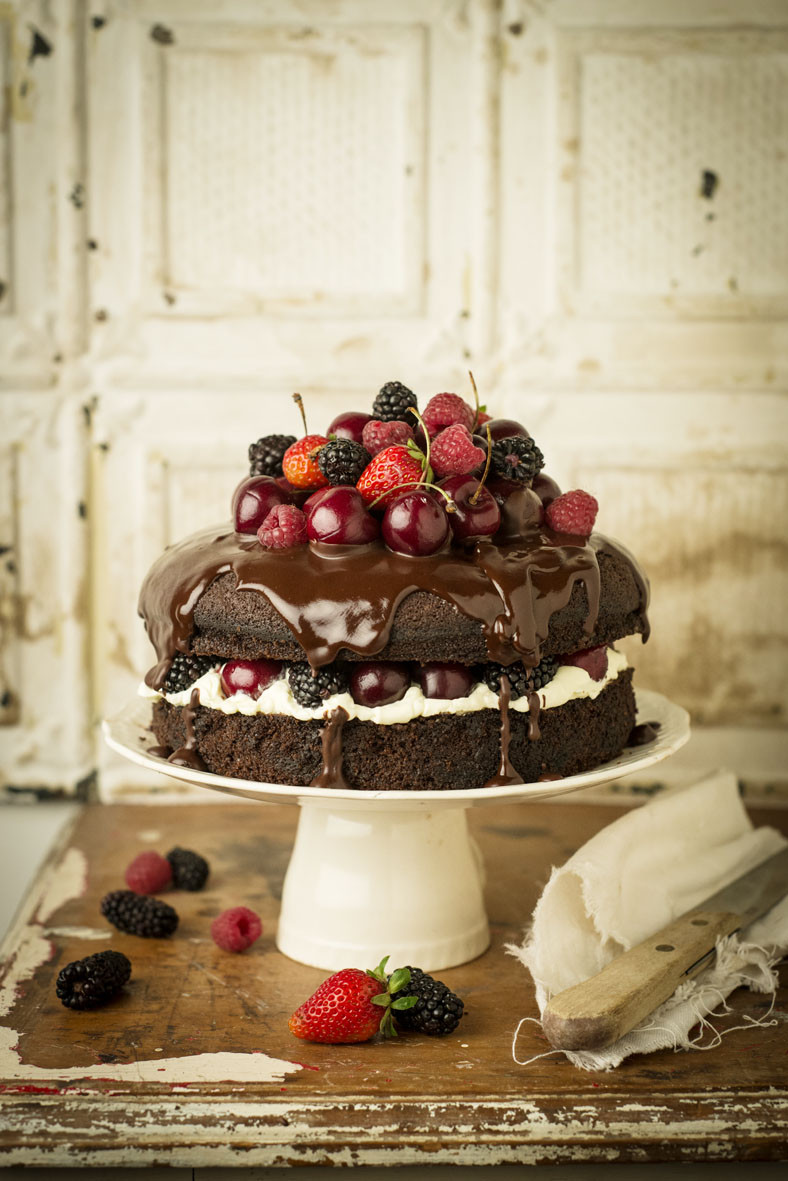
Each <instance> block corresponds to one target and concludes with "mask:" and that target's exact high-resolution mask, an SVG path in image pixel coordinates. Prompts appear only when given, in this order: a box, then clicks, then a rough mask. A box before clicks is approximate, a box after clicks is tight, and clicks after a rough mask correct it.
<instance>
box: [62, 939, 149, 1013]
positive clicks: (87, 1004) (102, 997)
mask: <svg viewBox="0 0 788 1181" xmlns="http://www.w3.org/2000/svg"><path fill="white" fill-rule="evenodd" d="M129 976H131V961H130V960H128V959H127V958H126V956H125V955H124V954H123V952H121V951H97V952H95V953H94V954H93V955H89V956H86V958H85V959H84V960H74V961H73V962H72V963H70V964H66V966H65V968H61V970H60V972H59V973H58V977H57V982H56V984H55V992H56V993H57V995H58V997H59V998H60V1000H61V1001H62V1002H63V1004H64V1005H65V1006H66V1008H67V1009H97V1008H98V1007H99V1005H104V1004H106V1002H107V1001H108V1000H111V999H112V997H113V996H115V994H116V993H118V992H120V990H121V988H122V987H123V985H124V984H125V983H126V981H127V980H128V978H129Z"/></svg>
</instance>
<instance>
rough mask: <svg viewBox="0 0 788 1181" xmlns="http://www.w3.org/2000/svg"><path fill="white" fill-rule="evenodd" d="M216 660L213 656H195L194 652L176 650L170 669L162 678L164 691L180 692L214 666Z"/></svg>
mask: <svg viewBox="0 0 788 1181" xmlns="http://www.w3.org/2000/svg"><path fill="white" fill-rule="evenodd" d="M217 663H218V661H217V660H216V659H215V658H214V657H213V656H197V655H195V653H194V652H176V653H175V658H174V660H173V662H172V664H171V665H170V671H169V672H168V673H167V676H166V678H165V680H164V692H165V693H181V692H182V691H183V690H184V689H188V688H189V686H190V685H193V684H194V682H195V681H198V680H199V679H200V677H201V676H203V675H204V674H205V673H207V672H209V671H210V670H211V669H212V668H215V667H216V665H217Z"/></svg>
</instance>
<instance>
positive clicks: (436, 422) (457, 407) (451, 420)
mask: <svg viewBox="0 0 788 1181" xmlns="http://www.w3.org/2000/svg"><path fill="white" fill-rule="evenodd" d="M421 417H422V418H423V420H424V425H425V426H426V428H427V430H428V431H429V432H430V438H432V436H433V435H437V433H438V431H442V430H443V428H444V427H446V426H454V424H455V423H460V425H461V426H464V427H467V428H468V430H469V431H472V430H473V422H474V419H475V418H476V411H475V410H474V409H473V407H472V406H469V405H468V403H467V402H463V400H462V398H461V397H460V395H459V394H436V395H435V397H434V398H430V400H429V402H428V403H427V405H426V406H425V407H424V413H423V414H422V416H421Z"/></svg>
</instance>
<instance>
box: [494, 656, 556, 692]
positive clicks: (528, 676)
mask: <svg viewBox="0 0 788 1181" xmlns="http://www.w3.org/2000/svg"><path fill="white" fill-rule="evenodd" d="M557 672H558V661H557V660H553V658H552V657H551V656H543V657H542V659H541V660H540V661H539V663H538V664H537V666H536V668H532V669H527V668H526V667H525V665H524V664H519V663H518V664H485V665H484V668H483V670H482V676H483V677H484V681H485V684H487V685H488V686H489V687H490V689H492V691H493V693H500V691H501V673H506V676H507V677H508V678H509V689H510V691H511V699H512V701H516V700H517V698H518V697H525V695H526V693H532V692H535V690H537V689H544V687H545V685H546V684H547V683H548V681H552V679H553V677H554V676H555V674H556V673H557Z"/></svg>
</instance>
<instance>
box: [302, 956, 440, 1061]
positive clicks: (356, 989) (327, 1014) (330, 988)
mask: <svg viewBox="0 0 788 1181" xmlns="http://www.w3.org/2000/svg"><path fill="white" fill-rule="evenodd" d="M388 958H389V957H388V956H386V957H385V958H384V959H382V960H381V961H380V963H379V964H378V966H377V968H375V971H374V972H362V970H361V969H360V968H343V969H342V970H341V971H340V972H335V973H334V975H333V976H329V978H328V980H324V981H323V983H322V984H321V985H320V987H319V988H318V989H317V990H316V991H315V992H313V993H312V995H311V997H310V998H309V1000H307V1001H304V1003H303V1005H299V1006H298V1008H297V1009H296V1011H295V1013H293V1016H292V1017H291V1018H290V1020H289V1022H288V1026H289V1029H290V1032H291V1033H293V1034H295V1036H296V1037H300V1038H303V1039H304V1041H308V1042H322V1043H324V1044H326V1045H332V1046H333V1045H346V1044H350V1043H353V1042H368V1041H369V1039H370V1038H372V1037H374V1036H375V1034H376V1033H378V1032H380V1033H382V1034H383V1035H384V1036H385V1037H396V1033H397V1031H396V1029H395V1028H394V1022H393V1020H392V1016H391V1009H392V1000H391V993H392V992H396V991H397V990H398V989H400V988H402V987H403V986H404V984H405V983H407V979H409V978H410V977H409V973H406V972H405V971H404V970H402V969H399V970H398V971H396V972H393V973H392V975H391V979H390V980H388V979H387V978H386V963H387V962H388ZM406 976H407V979H406ZM415 1003H416V1001H415V1000H414V1001H412V1002H411V1001H410V999H409V998H405V997H403V998H401V1000H398V1001H394V1002H393V1005H394V1007H395V1008H398V1009H406V1008H412V1006H413V1005H415Z"/></svg>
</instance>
